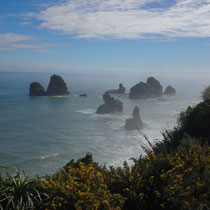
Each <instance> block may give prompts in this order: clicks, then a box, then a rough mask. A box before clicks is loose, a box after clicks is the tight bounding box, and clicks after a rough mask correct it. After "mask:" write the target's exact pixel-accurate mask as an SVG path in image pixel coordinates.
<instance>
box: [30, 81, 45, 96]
mask: <svg viewBox="0 0 210 210" xmlns="http://www.w3.org/2000/svg"><path fill="white" fill-rule="evenodd" d="M44 95H45V90H44V88H43V87H42V85H41V84H40V83H38V82H32V83H31V84H30V88H29V96H44Z"/></svg>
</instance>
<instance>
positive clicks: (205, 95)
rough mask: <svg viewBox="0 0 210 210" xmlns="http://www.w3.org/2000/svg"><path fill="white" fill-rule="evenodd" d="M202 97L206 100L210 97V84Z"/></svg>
mask: <svg viewBox="0 0 210 210" xmlns="http://www.w3.org/2000/svg"><path fill="white" fill-rule="evenodd" d="M202 98H203V100H204V101H205V100H208V99H210V85H209V86H208V87H207V88H205V89H204V91H203V92H202Z"/></svg>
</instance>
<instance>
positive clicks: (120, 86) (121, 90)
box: [105, 83, 126, 94]
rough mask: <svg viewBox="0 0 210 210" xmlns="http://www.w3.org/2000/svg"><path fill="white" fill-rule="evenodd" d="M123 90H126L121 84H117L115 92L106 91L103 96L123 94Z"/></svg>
mask: <svg viewBox="0 0 210 210" xmlns="http://www.w3.org/2000/svg"><path fill="white" fill-rule="evenodd" d="M125 90H126V88H125V87H123V84H122V83H120V84H119V88H118V89H117V90H115V89H113V90H107V91H106V92H105V94H125Z"/></svg>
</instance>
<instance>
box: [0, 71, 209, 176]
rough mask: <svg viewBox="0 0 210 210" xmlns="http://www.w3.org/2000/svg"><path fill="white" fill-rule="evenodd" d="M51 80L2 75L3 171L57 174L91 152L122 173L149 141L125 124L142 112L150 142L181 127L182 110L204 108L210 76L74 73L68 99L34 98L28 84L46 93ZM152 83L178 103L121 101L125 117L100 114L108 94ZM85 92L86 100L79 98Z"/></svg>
mask: <svg viewBox="0 0 210 210" xmlns="http://www.w3.org/2000/svg"><path fill="white" fill-rule="evenodd" d="M53 73H54V72H52V73H3V72H2V73H1V72H0V165H1V166H2V165H3V166H12V167H18V168H24V170H25V171H26V172H30V173H31V175H32V176H34V175H35V174H38V175H45V174H52V173H53V172H55V171H57V170H58V169H59V168H61V167H62V166H64V165H65V164H66V163H67V162H68V161H69V160H71V159H73V158H74V159H77V158H81V157H83V156H84V155H85V154H86V153H87V152H91V153H93V156H94V160H95V161H98V162H99V163H101V164H105V163H106V164H107V165H114V166H121V165H122V163H123V161H124V160H129V158H131V157H139V155H141V154H144V152H143V150H142V148H141V145H140V143H141V142H145V140H144V139H143V138H142V137H141V135H140V133H139V132H138V131H125V130H124V128H123V126H124V123H125V120H126V119H127V118H129V117H131V115H132V111H133V108H134V107H135V106H136V105H138V106H139V107H140V115H141V118H142V121H143V122H144V123H145V124H146V126H145V128H144V129H143V130H142V131H143V133H145V134H146V135H147V137H148V138H149V139H151V140H154V139H160V138H161V131H163V130H164V129H165V128H173V127H174V126H175V125H176V122H177V117H178V114H179V113H180V111H182V110H184V109H185V108H186V107H187V106H189V105H190V106H193V105H195V104H197V103H198V102H200V101H201V97H200V95H201V91H202V90H203V89H204V87H205V86H207V85H209V84H210V74H208V75H207V74H199V73H196V74H193V73H188V74H187V73H185V74H182V73H179V74H175V73H174V74H173V73H159V74H158V73H153V74H151V73H150V74H148V73H146V72H144V73H141V72H139V73H137V72H132V73H131V72H115V73H113V72H80V71H77V72H76V71H75V72H73V71H72V72H69V73H57V74H59V75H61V76H62V77H63V79H64V80H65V82H66V83H67V86H68V88H69V90H70V92H71V94H72V95H71V96H69V97H29V96H28V93H29V85H30V83H31V82H34V81H37V82H39V83H41V84H42V85H43V86H44V87H45V88H47V85H48V83H49V80H50V76H51V75H52V74H53ZM149 76H154V77H155V78H156V79H157V80H159V81H160V83H161V84H162V86H163V89H165V88H166V87H167V86H168V85H169V84H170V85H172V86H173V87H175V88H176V90H177V94H176V95H174V96H171V97H169V96H163V97H162V98H161V99H147V100H130V99H128V95H121V96H119V95H116V96H114V97H116V98H119V99H120V100H121V101H122V102H123V104H124V111H123V113H115V114H105V115H97V114H95V111H96V109H97V107H98V106H99V105H100V104H102V103H103V99H102V94H103V93H104V92H105V91H106V90H108V89H117V88H118V85H119V83H120V82H121V83H123V85H124V86H125V87H126V92H127V93H129V90H130V88H131V87H132V86H133V85H135V84H136V83H138V82H140V81H146V79H147V77H149ZM83 93H86V94H87V95H88V97H78V95H79V94H83Z"/></svg>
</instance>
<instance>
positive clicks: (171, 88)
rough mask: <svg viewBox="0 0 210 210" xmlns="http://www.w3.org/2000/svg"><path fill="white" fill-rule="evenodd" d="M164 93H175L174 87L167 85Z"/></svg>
mask: <svg viewBox="0 0 210 210" xmlns="http://www.w3.org/2000/svg"><path fill="white" fill-rule="evenodd" d="M164 94H167V95H171V94H176V89H175V88H173V87H171V85H169V86H168V87H167V88H166V89H165V91H164Z"/></svg>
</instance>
